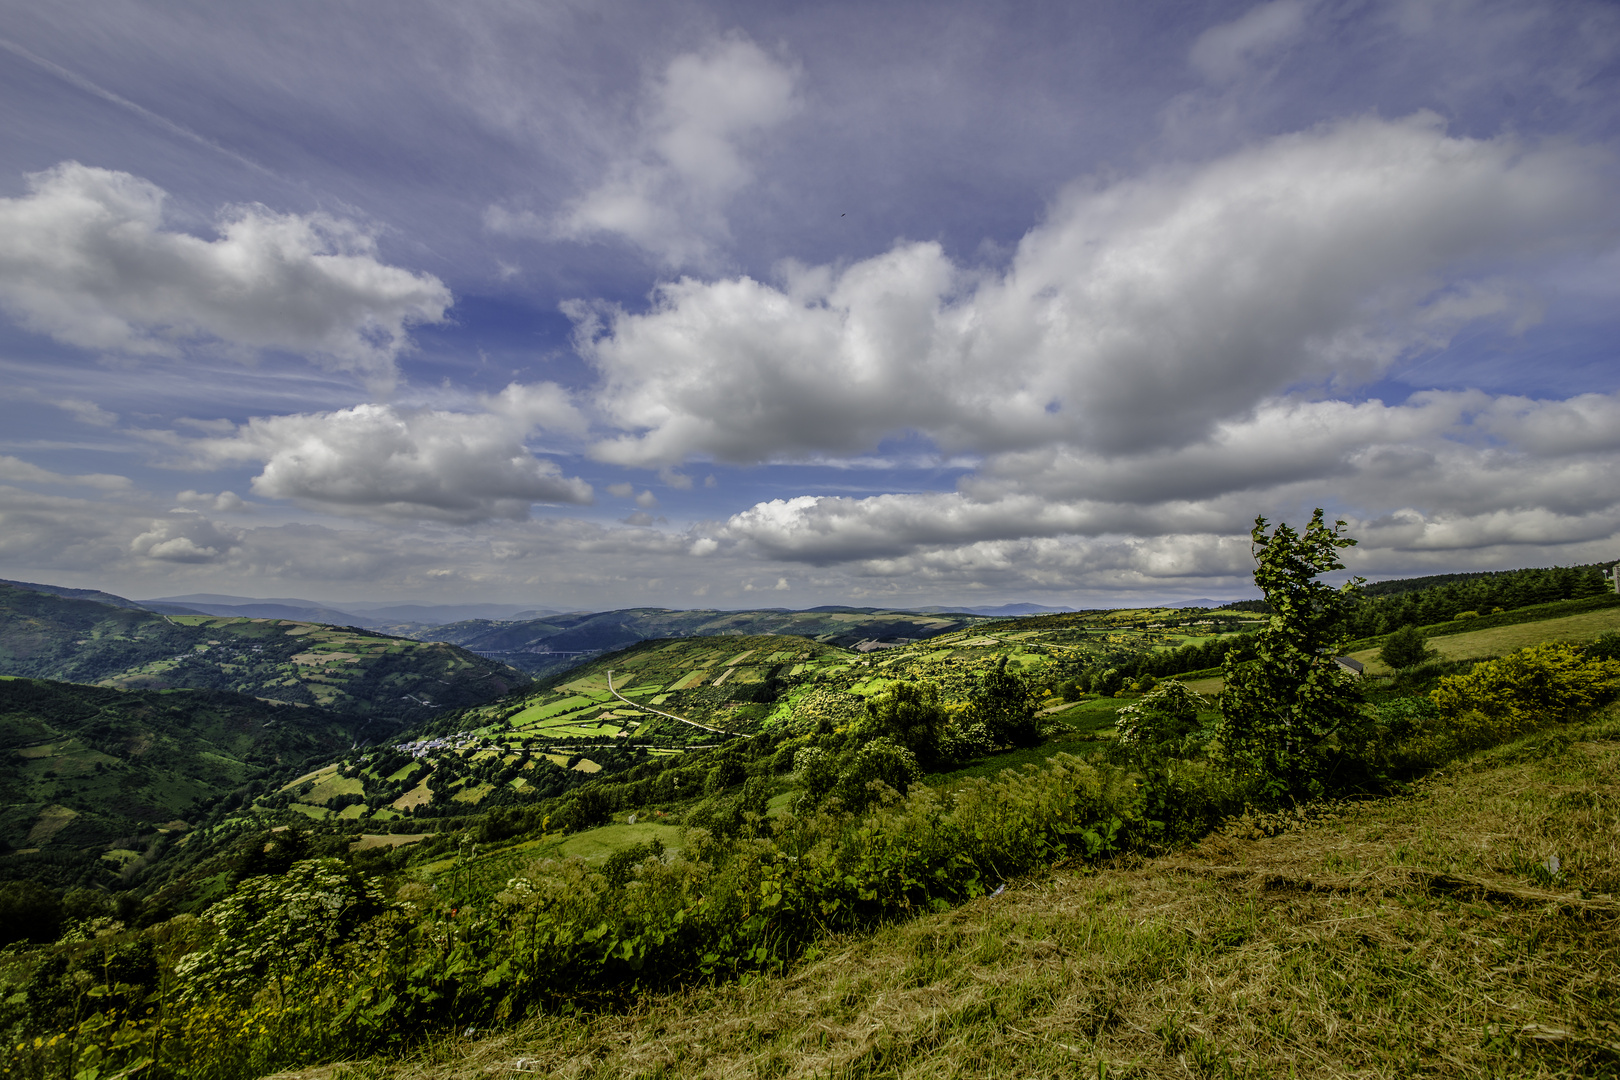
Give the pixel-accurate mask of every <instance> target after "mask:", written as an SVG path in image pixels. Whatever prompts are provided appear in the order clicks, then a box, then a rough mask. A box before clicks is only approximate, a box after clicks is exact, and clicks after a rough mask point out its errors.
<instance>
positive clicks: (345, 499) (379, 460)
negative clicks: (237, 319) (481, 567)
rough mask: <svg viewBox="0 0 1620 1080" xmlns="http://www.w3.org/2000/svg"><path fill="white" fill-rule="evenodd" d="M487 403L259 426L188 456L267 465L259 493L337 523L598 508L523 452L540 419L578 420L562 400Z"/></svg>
mask: <svg viewBox="0 0 1620 1080" xmlns="http://www.w3.org/2000/svg"><path fill="white" fill-rule="evenodd" d="M486 404H487V405H488V406H489V411H487V412H481V413H471V412H449V411H444V410H430V409H405V408H401V407H398V406H393V405H374V404H373V405H357V406H355V407H353V408H349V409H341V410H338V411H336V412H327V413H306V414H294V415H289V416H273V417H260V418H255V419H253V420H250V421H249V422H248V423H246V424H243V425H241V426H240V427H239V428H238V429H237V430H236V431H235V433H234V434H232V435H231V436H229V437H226V438H216V439H202V440H197V441H196V442H193V443H191V444H189V448H190V450H191V452H192V453H193V455H194V457H195V459H196V460H197V462H198V463H200V464H213V465H217V464H225V463H230V462H238V461H262V462H264V469H263V471H262V472H261V473H259V475H258V476H256V477H254V479H253V491H254V493H255V494H257V495H260V496H263V497H267V498H275V499H293V500H295V501H298V502H300V503H303V504H306V505H309V506H312V507H315V508H319V509H322V510H326V511H328V512H331V513H337V514H349V515H361V516H373V517H386V518H422V519H430V520H441V521H451V522H474V521H483V520H489V519H493V518H506V519H511V520H521V519H524V518H527V517H528V516H529V508H530V506H531V504H533V503H588V502H590V501H591V498H592V496H591V487H590V485H589V484H587V483H586V482H584V481H583V480H579V479H577V478H573V477H566V476H564V475H563V473H562V470H561V469H560V468H559V467H558V466H557V465H556V464H555V463H554V462H551V461H548V460H545V459H542V458H537V457H535V456H534V455H533V454H531V453H530V452H529V451H528V450H527V449H525V447H524V439H525V438H526V436H527V435H528V433H529V431H530V430H531V429H532V428H533V427H534V426H535V424H534V420H535V417H537V416H547V417H552V418H554V419H556V420H558V421H559V422H560V423H561V424H563V425H565V426H574V425H575V424H576V423H577V416H576V414H574V413H572V410H571V407H569V406H568V405H567V402H566V395H565V394H564V393H563V391H561V390H560V389H559V388H557V387H555V386H549V387H528V388H523V387H508V388H507V390H506V391H505V392H503V393H502V394H501V395H498V396H496V397H493V398H489V399H486Z"/></svg>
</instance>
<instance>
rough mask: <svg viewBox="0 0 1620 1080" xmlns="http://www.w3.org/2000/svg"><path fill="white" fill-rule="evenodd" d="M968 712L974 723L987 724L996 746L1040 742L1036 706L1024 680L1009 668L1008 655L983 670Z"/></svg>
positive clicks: (1026, 744)
mask: <svg viewBox="0 0 1620 1080" xmlns="http://www.w3.org/2000/svg"><path fill="white" fill-rule="evenodd" d="M968 713H969V716H970V718H971V720H972V721H973V722H977V723H981V724H983V725H984V727H985V730H986V731H987V732H988V733H989V735H990V738H991V739H992V740H993V741H994V742H995V743H996V744H997V745H1000V746H1035V745H1037V744H1039V743H1040V741H1041V734H1040V727H1039V725H1038V724H1037V723H1036V721H1035V705H1034V703H1033V702H1031V701H1030V699H1029V691H1028V690H1027V689H1026V688H1025V686H1024V682H1023V680H1022V679H1020V678H1019V677H1018V676H1016V675H1014V674H1012V673H1011V672H1009V671H1008V670H1007V658H1006V657H1005V656H1003V657H1002V658H1001V659H1000V661H998V662H997V664H996V666H995V667H993V668H991V669H990V670H989V671H987V672H985V673H984V680H983V681H982V682H981V683H980V684H979V692H978V693H976V694H974V695H973V699H972V701H971V702H970V703H969V707H968Z"/></svg>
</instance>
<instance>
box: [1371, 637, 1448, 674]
mask: <svg viewBox="0 0 1620 1080" xmlns="http://www.w3.org/2000/svg"><path fill="white" fill-rule="evenodd" d="M1438 655H1440V654H1439V652H1438V651H1436V650H1434V649H1431V648H1429V641H1428V639H1427V638H1425V637H1424V636H1423V631H1421V630H1419V629H1418V628H1417V627H1415V626H1403V627H1401V628H1400V629H1399V630H1397V631H1395V632H1394V633H1393V634H1391V635H1389V637H1387V638H1385V639H1384V646H1383V648H1382V649H1380V650H1379V652H1378V659H1380V660H1382V661H1383V662H1384V663H1386V664H1388V665H1389V666H1390V667H1392V668H1394V669H1395V670H1397V671H1400V670H1402V669H1404V668H1410V667H1416V666H1417V665H1418V664H1421V663H1423V662H1424V661H1425V660H1428V659H1431V658H1432V657H1435V656H1438Z"/></svg>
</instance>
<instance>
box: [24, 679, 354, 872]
mask: <svg viewBox="0 0 1620 1080" xmlns="http://www.w3.org/2000/svg"><path fill="white" fill-rule="evenodd" d="M364 725H365V721H363V720H357V719H356V718H354V717H346V716H343V715H340V714H337V713H332V712H329V711H327V710H325V709H311V708H297V707H294V706H290V705H270V704H267V703H265V702H263V701H259V700H256V699H254V698H250V697H246V696H244V695H241V694H231V693H224V692H219V691H208V690H160V691H123V690H114V689H110V688H104V687H96V686H80V685H76V684H72V683H60V682H50V681H47V680H43V679H22V678H15V677H0V849H3V850H6V851H8V852H10V853H11V854H10V857H8V858H6V859H3V860H0V876H4V877H7V878H15V877H36V878H43V879H44V880H48V881H50V880H55V881H57V882H58V883H73V882H77V883H82V884H108V883H116V882H117V880H118V878H119V876H120V873H121V872H122V871H124V870H125V869H126V868H127V867H128V866H130V865H131V864H133V863H135V862H136V861H137V860H141V865H144V864H145V861H147V859H148V858H150V857H155V855H156V853H157V851H158V850H160V849H161V848H162V847H163V846H164V845H165V844H166V843H167V841H168V840H171V839H174V838H175V837H176V836H177V835H179V834H181V833H183V832H184V831H185V830H186V829H187V828H188V827H189V824H188V823H189V822H190V821H194V820H196V818H197V816H198V815H199V814H200V813H202V812H203V810H204V809H205V808H206V807H207V806H209V805H212V804H213V803H215V802H217V801H218V800H220V799H221V798H222V797H225V796H228V795H232V794H233V793H239V792H241V791H242V789H243V788H244V787H246V786H248V785H251V784H253V783H254V782H255V781H259V780H261V779H263V778H264V777H267V776H270V775H274V774H276V773H277V772H280V771H285V770H287V769H290V768H293V767H295V766H298V765H300V764H302V763H303V762H305V761H308V760H310V759H312V758H320V757H326V756H330V755H332V754H335V753H341V752H342V751H344V750H346V749H348V748H349V747H350V746H351V745H353V741H354V737H355V735H356V733H357V731H358V729H359V728H361V727H362V726H364ZM240 797H241V796H240V795H239V794H238V795H237V798H240ZM154 845H155V846H154ZM29 856H35V857H33V858H30V857H29ZM139 868H140V867H139V866H137V867H136V869H137V870H138V869H139ZM64 878H65V879H66V880H63V879H64Z"/></svg>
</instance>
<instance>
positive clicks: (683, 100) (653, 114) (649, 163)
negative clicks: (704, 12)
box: [485, 34, 798, 266]
mask: <svg viewBox="0 0 1620 1080" xmlns="http://www.w3.org/2000/svg"><path fill="white" fill-rule="evenodd" d="M797 81H798V72H797V70H796V69H795V68H794V67H793V66H791V65H789V64H786V63H784V62H782V61H780V60H778V59H776V58H774V57H772V56H771V55H770V54H768V53H766V52H765V51H764V50H763V49H761V48H760V47H759V46H758V45H755V44H754V43H753V42H752V41H749V40H748V39H747V38H746V37H743V36H741V35H740V34H732V35H729V36H727V37H725V38H722V39H721V40H719V41H717V42H715V43H714V44H712V45H711V46H710V47H709V48H708V49H705V50H704V51H702V52H694V53H683V54H682V55H680V56H677V57H676V58H675V59H674V60H673V61H671V62H670V64H669V67H668V68H667V69H666V70H665V71H664V73H663V76H662V78H660V79H659V80H657V81H656V82H655V83H654V84H653V85H652V86H650V87H649V90H648V95H647V99H648V100H647V102H646V104H645V111H644V114H643V116H642V117H641V122H640V126H639V130H638V131H637V132H636V133H635V134H634V135H633V136H632V137H631V138H630V141H629V145H628V146H626V147H625V150H624V153H623V156H622V157H620V158H619V159H618V160H616V161H613V162H612V163H610V165H609V166H608V169H607V173H606V176H605V177H604V178H603V179H602V181H601V183H600V184H599V185H598V186H596V187H595V188H593V189H592V190H591V191H589V192H587V193H586V194H585V195H583V196H581V197H580V198H579V199H577V200H575V201H574V202H573V203H572V204H570V205H569V207H568V208H567V209H566V210H565V211H564V212H563V213H562V214H561V215H560V216H559V217H557V218H555V219H551V220H548V219H546V218H544V217H542V216H540V215H537V214H535V213H533V212H532V211H517V212H514V211H510V210H507V209H504V208H502V207H491V208H490V209H489V210H488V212H487V213H486V215H485V223H486V225H487V226H488V227H489V228H490V229H491V230H493V231H496V232H507V233H516V234H538V235H541V236H548V237H556V238H561V239H571V240H590V239H594V238H597V237H599V236H603V235H612V236H618V237H621V238H623V239H625V240H628V241H630V242H631V243H633V244H636V245H638V246H640V247H642V248H644V249H645V250H647V251H648V252H649V253H651V254H652V255H654V256H656V257H657V258H658V259H660V260H661V261H662V262H663V263H665V264H666V265H668V266H682V265H689V264H693V263H701V262H703V261H704V260H705V259H706V258H707V257H708V256H709V254H710V252H711V250H712V246H713V244H714V243H715V242H717V241H722V240H724V239H725V237H726V236H727V234H728V230H727V227H726V222H725V216H724V210H725V206H726V203H727V201H728V200H729V199H730V198H731V196H732V195H734V194H736V193H737V192H738V191H740V190H741V189H742V188H744V187H746V186H747V185H748V184H750V183H751V182H752V181H753V178H754V173H753V169H752V167H751V166H750V165H749V163H748V150H749V148H750V144H751V143H752V142H753V141H754V140H756V139H757V138H758V136H759V135H760V134H761V133H763V132H765V131H768V130H769V129H771V128H773V127H775V126H777V125H778V124H780V123H782V121H784V120H786V119H787V118H788V117H790V116H791V115H793V113H794V112H795V111H796V110H797V108H798V101H797V98H796V96H795V88H796V83H797Z"/></svg>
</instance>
